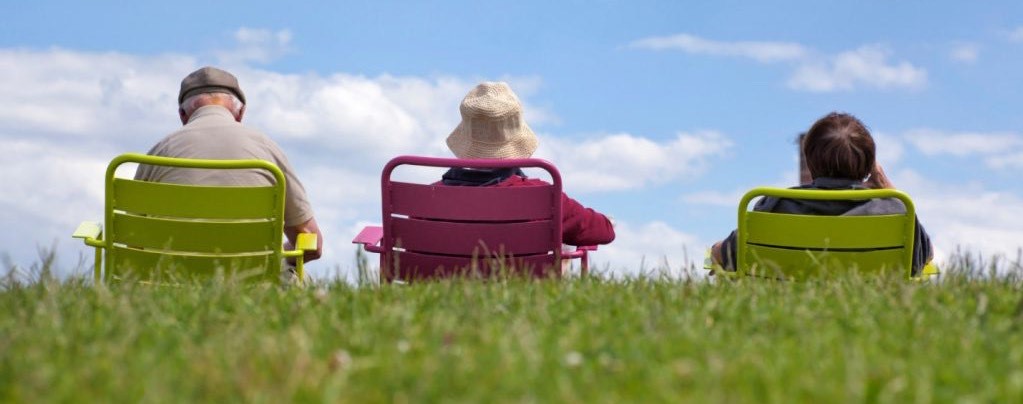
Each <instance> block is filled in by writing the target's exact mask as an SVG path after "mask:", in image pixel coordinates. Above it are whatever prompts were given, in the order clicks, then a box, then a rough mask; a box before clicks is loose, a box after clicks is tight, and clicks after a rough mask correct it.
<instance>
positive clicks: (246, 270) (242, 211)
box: [103, 153, 285, 281]
mask: <svg viewBox="0 0 1023 404" xmlns="http://www.w3.org/2000/svg"><path fill="white" fill-rule="evenodd" d="M125 163H139V164H148V165H156V166H170V167H179V168H195V169H221V170H239V169H258V170H265V171H267V172H268V173H270V175H272V177H273V178H274V179H275V184H274V185H267V186H204V185H181V184H170V183H159V182H147V181H136V180H132V179H125V178H117V177H115V176H114V173H115V171H116V170H117V167H118V166H120V165H121V164H125ZM284 190H285V179H284V175H283V174H282V173H281V170H280V169H279V168H277V167H276V166H274V165H273V164H271V163H269V162H266V161H262V160H196V159H180V158H168V157H157V156H147V155H141V154H134V153H129V154H123V155H120V156H118V157H116V158H114V160H113V161H111V162H110V165H109V166H108V167H107V173H106V207H105V209H104V212H105V218H104V228H105V229H104V236H103V241H104V242H105V246H104V247H105V248H104V250H105V251H106V260H105V261H106V263H105V266H104V268H105V271H104V272H105V279H106V280H108V281H109V280H117V279H124V278H131V279H139V280H147V279H157V278H159V279H170V280H179V279H182V278H185V279H190V278H204V277H209V276H212V275H214V274H216V273H218V272H226V273H230V274H234V275H237V276H243V277H246V278H248V279H259V280H264V279H265V280H276V279H278V277H279V276H280V267H281V257H282V248H283V247H282V244H281V238H282V230H283V223H284V192H285V191H284Z"/></svg>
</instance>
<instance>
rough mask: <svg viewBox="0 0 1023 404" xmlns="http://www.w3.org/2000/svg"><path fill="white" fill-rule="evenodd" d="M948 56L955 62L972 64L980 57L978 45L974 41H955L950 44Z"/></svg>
mask: <svg viewBox="0 0 1023 404" xmlns="http://www.w3.org/2000/svg"><path fill="white" fill-rule="evenodd" d="M948 57H949V58H950V59H952V60H953V61H956V62H961V63H966V64H973V63H977V59H979V58H980V46H979V45H977V44H975V43H957V44H955V45H953V46H952V49H951V50H950V51H949V53H948Z"/></svg>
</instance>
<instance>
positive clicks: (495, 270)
mask: <svg viewBox="0 0 1023 404" xmlns="http://www.w3.org/2000/svg"><path fill="white" fill-rule="evenodd" d="M389 256H390V257H393V258H394V259H395V260H396V265H395V268H396V271H395V272H393V273H392V274H393V275H394V278H397V279H404V280H416V279H429V278H448V277H452V276H475V275H478V276H483V277H487V276H493V275H496V274H501V273H504V274H512V273H514V274H517V275H533V276H537V277H545V276H551V275H554V274H556V273H557V272H559V271H560V263H558V264H557V265H555V262H554V255H553V254H550V255H534V256H527V257H517V258H511V259H504V260H498V259H478V260H475V264H474V261H473V259H472V258H467V257H450V256H441V255H426V254H417V253H412V252H395V253H394V254H393V255H389ZM385 270H386V269H385Z"/></svg>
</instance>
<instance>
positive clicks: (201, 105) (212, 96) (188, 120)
mask: <svg viewBox="0 0 1023 404" xmlns="http://www.w3.org/2000/svg"><path fill="white" fill-rule="evenodd" d="M178 104H179V105H180V107H179V109H178V114H179V115H180V117H181V123H182V124H184V127H182V128H181V129H180V130H178V131H176V132H174V133H171V134H170V135H167V137H165V138H163V140H161V141H160V142H159V143H157V144H156V145H155V146H153V148H152V149H151V150H149V154H150V155H154V156H166V157H182V158H196V159H219V160H235V159H260V160H265V161H269V162H271V163H273V164H275V165H276V166H277V167H279V168H280V169H281V171H283V172H284V176H285V178H286V185H287V198H286V200H285V202H284V234H285V235H286V236H287V237H288V241H289V244H291V245H294V243H295V238H296V237H297V235H298V234H299V233H315V234H316V235H317V246H316V251H308V252H306V255H305V260H306V261H312V260H315V259H317V258H319V257H320V254H321V253H322V252H323V235H322V234H320V229H319V227H318V226H317V225H316V219H315V218H314V217H313V210H312V207H311V206H310V205H309V200H308V199H307V198H306V193H305V188H303V187H302V182H300V181H299V180H298V177H296V176H295V170H294V169H292V168H291V164H289V163H288V159H287V157H285V155H284V152H283V151H281V149H280V147H278V146H277V144H276V143H274V142H273V141H272V140H270V138H269V137H267V136H266V135H264V134H263V133H261V132H259V131H256V130H254V129H251V128H248V127H246V126H244V125H242V124H241V121H242V116H243V115H245V93H243V92H242V89H241V87H240V86H239V85H238V79H236V78H235V77H234V75H232V74H231V73H228V72H226V71H223V70H220V69H217V68H215V67H203V68H201V69H199V70H196V71H194V72H192V73H191V74H189V75H188V76H186V77H185V78H184V79H183V80H181V92H180V93H179V94H178ZM135 179H136V180H143V181H158V182H171V183H178V184H208V185H264V184H272V183H273V177H271V176H268V175H267V174H266V173H264V172H260V171H259V170H201V169H187V168H175V167H157V166H149V165H141V166H139V168H138V170H137V171H136V173H135Z"/></svg>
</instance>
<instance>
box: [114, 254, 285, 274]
mask: <svg viewBox="0 0 1023 404" xmlns="http://www.w3.org/2000/svg"><path fill="white" fill-rule="evenodd" d="M107 260H108V262H110V263H112V264H113V265H109V266H107V271H106V275H105V277H106V280H107V281H117V280H147V281H154V282H167V283H178V282H181V281H194V280H203V279H205V280H208V279H211V278H212V277H213V276H214V275H216V274H217V273H223V274H224V275H225V276H235V277H238V278H241V279H244V280H248V281H271V282H273V281H276V280H278V279H279V276H280V267H281V262H280V259H274V255H273V254H271V253H267V254H261V255H244V256H229V255H218V256H211V255H197V254H167V253H157V252H152V251H144V250H137V249H133V248H124V247H116V246H115V247H112V248H110V249H108V250H107Z"/></svg>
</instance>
